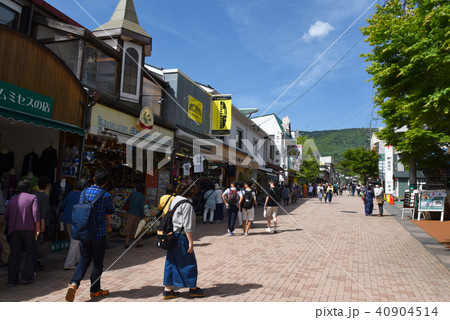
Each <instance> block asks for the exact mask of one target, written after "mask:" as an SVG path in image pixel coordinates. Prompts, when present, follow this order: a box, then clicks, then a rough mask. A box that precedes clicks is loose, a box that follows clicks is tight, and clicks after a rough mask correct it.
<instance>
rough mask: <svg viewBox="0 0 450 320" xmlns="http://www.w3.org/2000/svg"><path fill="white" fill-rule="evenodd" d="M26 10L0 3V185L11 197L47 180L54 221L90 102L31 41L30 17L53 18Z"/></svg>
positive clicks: (77, 161) (71, 178)
mask: <svg viewBox="0 0 450 320" xmlns="http://www.w3.org/2000/svg"><path fill="white" fill-rule="evenodd" d="M30 6H31V7H33V9H31V7H30ZM30 6H20V5H18V4H17V3H15V2H12V1H1V2H0V17H1V19H0V21H2V23H4V24H3V25H0V44H1V45H0V56H1V57H2V63H1V64H0V140H1V141H0V143H1V146H2V147H1V156H0V167H1V185H2V190H3V192H4V194H5V195H6V196H7V197H10V196H12V195H13V194H15V193H16V192H17V182H18V181H19V180H20V179H25V178H27V179H29V180H30V182H31V184H32V188H33V190H34V191H36V189H37V185H36V184H37V179H38V177H39V176H48V177H49V178H50V180H51V183H52V188H51V192H50V204H51V214H52V217H53V216H56V217H57V216H58V213H59V206H60V204H61V201H62V199H63V198H64V195H65V194H67V192H68V191H70V190H71V186H72V184H73V183H74V182H75V180H76V179H77V178H78V177H79V174H80V168H81V161H82V158H81V150H82V147H83V141H84V136H85V129H84V128H85V121H86V118H85V114H86V113H85V111H86V108H87V106H88V104H89V99H88V95H87V93H86V91H85V89H84V87H83V85H82V84H81V83H80V81H79V80H78V79H77V77H76V76H75V75H74V74H73V72H72V71H71V70H70V68H69V67H68V66H67V65H66V64H65V63H63V62H62V61H61V60H60V59H59V58H58V56H57V55H55V54H54V53H53V52H52V51H51V50H50V49H49V48H47V47H46V46H44V45H43V44H41V43H39V42H38V41H36V39H35V37H32V36H31V35H34V34H35V33H36V28H37V25H36V24H35V23H34V20H33V19H29V18H30V13H31V11H33V14H34V15H36V16H37V15H39V16H40V17H43V16H45V15H48V16H53V17H54V14H51V13H49V12H48V11H47V10H46V9H44V8H43V7H41V6H38V5H33V3H32V2H30ZM61 18H64V16H63V15H61ZM30 21H31V23H29V22H30ZM24 31H25V32H24ZM51 221H52V222H53V223H51V224H50V225H48V226H47V228H46V235H48V237H49V239H50V240H52V241H56V240H57V239H58V236H59V222H58V221H57V220H54V219H52V220H51Z"/></svg>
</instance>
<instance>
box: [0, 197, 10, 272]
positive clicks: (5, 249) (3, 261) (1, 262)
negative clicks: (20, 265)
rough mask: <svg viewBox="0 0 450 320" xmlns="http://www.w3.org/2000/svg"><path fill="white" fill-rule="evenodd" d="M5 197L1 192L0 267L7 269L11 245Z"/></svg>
mask: <svg viewBox="0 0 450 320" xmlns="http://www.w3.org/2000/svg"><path fill="white" fill-rule="evenodd" d="M5 211H6V206H5V197H4V196H3V192H2V190H0V245H1V247H2V251H1V255H0V267H5V266H7V265H8V259H9V253H10V248H9V243H8V240H7V239H6V234H5V231H6V221H5Z"/></svg>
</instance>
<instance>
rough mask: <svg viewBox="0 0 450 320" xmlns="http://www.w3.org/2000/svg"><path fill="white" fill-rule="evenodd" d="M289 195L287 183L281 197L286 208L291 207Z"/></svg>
mask: <svg viewBox="0 0 450 320" xmlns="http://www.w3.org/2000/svg"><path fill="white" fill-rule="evenodd" d="M289 193H290V189H289V185H288V184H287V183H284V185H283V190H282V192H281V195H282V197H283V201H284V206H285V207H286V206H288V205H289Z"/></svg>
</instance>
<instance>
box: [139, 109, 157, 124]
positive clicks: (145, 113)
mask: <svg viewBox="0 0 450 320" xmlns="http://www.w3.org/2000/svg"><path fill="white" fill-rule="evenodd" d="M154 123H155V118H154V117H153V111H152V108H150V107H143V108H142V110H141V114H140V115H139V124H140V125H141V127H142V128H144V129H148V130H152V129H153V124H154Z"/></svg>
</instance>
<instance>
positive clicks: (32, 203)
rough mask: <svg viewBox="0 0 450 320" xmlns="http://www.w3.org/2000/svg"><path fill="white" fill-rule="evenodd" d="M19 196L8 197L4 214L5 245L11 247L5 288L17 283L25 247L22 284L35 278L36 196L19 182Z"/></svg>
mask: <svg viewBox="0 0 450 320" xmlns="http://www.w3.org/2000/svg"><path fill="white" fill-rule="evenodd" d="M18 189H19V194H18V195H16V196H15V197H13V198H11V199H10V200H9V202H8V206H7V207H6V211H5V220H6V221H7V222H8V242H9V245H10V247H11V253H10V255H9V262H8V263H9V264H8V287H12V286H15V285H16V284H18V283H19V273H20V254H21V252H22V248H23V247H25V251H26V258H25V265H24V266H23V269H22V274H21V280H20V282H22V283H23V284H28V283H32V282H33V279H34V251H35V241H36V239H37V237H38V236H39V230H40V223H39V206H38V201H37V198H36V196H35V195H32V194H29V193H28V192H29V190H30V181H28V180H22V181H19V183H18Z"/></svg>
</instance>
